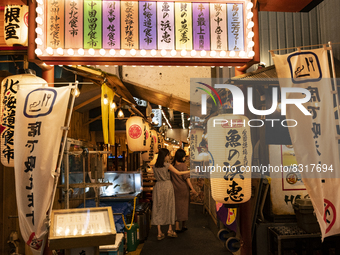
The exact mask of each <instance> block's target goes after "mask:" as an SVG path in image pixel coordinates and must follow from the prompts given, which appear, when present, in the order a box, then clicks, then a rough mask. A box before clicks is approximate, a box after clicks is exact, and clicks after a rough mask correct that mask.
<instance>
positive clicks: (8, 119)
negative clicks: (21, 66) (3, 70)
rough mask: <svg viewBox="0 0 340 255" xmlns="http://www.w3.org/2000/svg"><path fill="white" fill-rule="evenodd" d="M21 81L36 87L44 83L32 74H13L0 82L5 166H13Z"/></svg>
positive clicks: (0, 128) (3, 161) (3, 162)
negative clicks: (16, 114)
mask: <svg viewBox="0 0 340 255" xmlns="http://www.w3.org/2000/svg"><path fill="white" fill-rule="evenodd" d="M22 83H25V84H27V83H31V84H39V83H40V85H23V86H26V87H28V86H29V87H30V88H32V87H34V88H35V87H37V86H41V85H42V84H44V83H46V81H45V80H44V79H41V78H39V77H37V76H35V75H32V74H22V75H13V76H9V77H7V78H5V79H4V80H3V81H2V82H1V126H0V134H1V163H2V164H3V165H4V166H7V167H14V125H15V112H16V102H17V99H16V98H17V96H16V94H17V89H18V86H19V85H20V84H22Z"/></svg>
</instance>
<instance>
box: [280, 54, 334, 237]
mask: <svg viewBox="0 0 340 255" xmlns="http://www.w3.org/2000/svg"><path fill="white" fill-rule="evenodd" d="M273 59H274V63H275V67H276V72H277V74H278V77H279V82H280V86H281V93H282V92H283V88H289V89H290V90H292V88H295V89H296V90H298V89H299V88H302V89H305V90H304V91H306V90H307V92H308V91H309V92H310V96H311V98H310V100H309V101H308V102H307V103H303V104H302V105H300V107H299V108H298V107H297V105H298V104H297V101H298V100H303V98H304V97H305V96H307V94H305V95H304V94H303V93H304V92H302V91H300V92H299V93H287V100H286V103H290V104H291V105H287V112H286V117H287V119H292V120H295V123H297V125H296V126H294V127H293V125H292V126H291V127H289V134H290V137H291V140H292V144H293V147H294V150H295V154H296V159H297V162H298V166H297V168H298V171H300V172H301V174H302V177H303V179H302V180H303V182H304V184H305V186H306V189H307V192H308V194H309V196H310V198H311V200H312V203H313V207H314V211H315V213H316V216H317V219H318V222H319V225H320V228H321V233H322V239H323V238H325V237H327V236H331V235H335V234H338V233H340V221H339V220H337V214H338V210H339V211H340V200H339V199H338V198H337V195H336V194H339V192H340V179H339V178H338V177H339V173H337V172H336V171H339V153H338V140H337V138H336V136H337V133H336V122H335V116H334V108H333V95H332V83H331V79H330V73H329V67H328V57H327V50H326V49H323V48H321V49H316V50H304V51H298V52H294V53H291V54H287V55H275V56H274V57H273ZM301 92H302V93H301ZM283 95H284V94H283ZM295 103H296V104H297V105H294V104H295ZM282 107H284V106H283V99H282V97H281V111H282V110H284V109H282ZM303 108H305V109H303ZM306 109H307V110H308V112H309V113H310V115H306V112H307V110H306ZM303 110H306V112H305V113H303ZM308 112H307V114H308ZM282 113H283V114H284V112H282Z"/></svg>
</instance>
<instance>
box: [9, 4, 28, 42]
mask: <svg viewBox="0 0 340 255" xmlns="http://www.w3.org/2000/svg"><path fill="white" fill-rule="evenodd" d="M4 14H5V16H4V28H5V29H4V39H5V42H6V44H7V45H9V46H13V45H22V46H27V42H28V6H26V5H6V7H5V12H4Z"/></svg>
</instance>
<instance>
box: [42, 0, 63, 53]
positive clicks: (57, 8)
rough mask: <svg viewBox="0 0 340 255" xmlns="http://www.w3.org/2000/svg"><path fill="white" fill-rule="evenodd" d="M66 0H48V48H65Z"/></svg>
mask: <svg viewBox="0 0 340 255" xmlns="http://www.w3.org/2000/svg"><path fill="white" fill-rule="evenodd" d="M64 3H65V1H64V0H48V1H47V4H46V8H47V14H46V15H47V17H48V19H47V26H46V27H47V31H46V47H51V48H53V49H56V48H64V29H65V26H64V20H65V19H64Z"/></svg>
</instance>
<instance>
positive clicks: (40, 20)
mask: <svg viewBox="0 0 340 255" xmlns="http://www.w3.org/2000/svg"><path fill="white" fill-rule="evenodd" d="M35 22H37V23H38V24H39V25H42V24H43V20H42V18H40V17H36V18H35Z"/></svg>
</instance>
